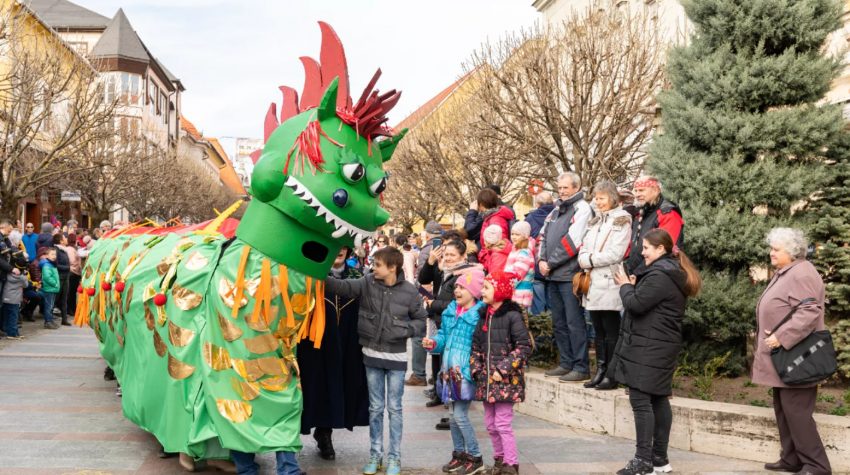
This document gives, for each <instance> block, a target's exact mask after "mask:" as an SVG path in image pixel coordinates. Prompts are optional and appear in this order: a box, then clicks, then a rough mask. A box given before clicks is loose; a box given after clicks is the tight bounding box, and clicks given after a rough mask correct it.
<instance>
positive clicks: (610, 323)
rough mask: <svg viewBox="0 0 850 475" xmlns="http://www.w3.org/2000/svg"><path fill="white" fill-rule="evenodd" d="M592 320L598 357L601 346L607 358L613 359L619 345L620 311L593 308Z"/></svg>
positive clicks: (606, 359) (608, 359)
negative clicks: (615, 349)
mask: <svg viewBox="0 0 850 475" xmlns="http://www.w3.org/2000/svg"><path fill="white" fill-rule="evenodd" d="M590 320H591V321H592V322H593V332H594V333H595V334H596V358H597V360H598V359H599V355H600V346H602V345H604V348H603V349H602V350H601V351H602V352H603V353H602V354H603V355H604V356H605V358H603V360H604V361H608V362H610V361H611V358H612V357H613V356H614V348H616V346H617V338H618V337H619V336H620V312H618V311H616V310H591V311H590Z"/></svg>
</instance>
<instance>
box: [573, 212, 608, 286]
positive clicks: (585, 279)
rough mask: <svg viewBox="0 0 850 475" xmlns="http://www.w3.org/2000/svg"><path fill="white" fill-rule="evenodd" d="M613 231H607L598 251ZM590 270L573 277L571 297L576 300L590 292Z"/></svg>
mask: <svg viewBox="0 0 850 475" xmlns="http://www.w3.org/2000/svg"><path fill="white" fill-rule="evenodd" d="M613 230H614V228H613V227H612V228H611V229H609V230H608V234H606V235H605V239H603V240H602V245H601V246H599V250H600V251H601V250H602V249H603V248H604V247H605V243H606V242H608V238H609V237H610V236H611V232H612V231H613ZM590 264H591V265H593V261H591V262H590ZM591 270H593V269H592V268H591V269H585V270H583V271H581V272H577V273H576V275H574V276H573V295H575V296H576V297H577V298H582V296H584V295H587V293H588V292H589V291H590V271H591Z"/></svg>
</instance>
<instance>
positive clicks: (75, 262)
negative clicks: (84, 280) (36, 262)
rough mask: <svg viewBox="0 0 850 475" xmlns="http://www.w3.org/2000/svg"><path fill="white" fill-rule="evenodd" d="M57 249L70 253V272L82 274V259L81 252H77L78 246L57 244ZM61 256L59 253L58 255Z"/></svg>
mask: <svg viewBox="0 0 850 475" xmlns="http://www.w3.org/2000/svg"><path fill="white" fill-rule="evenodd" d="M56 248H57V249H62V250H63V251H65V253H66V254H68V262H69V265H70V272H71V273H72V274H74V275H81V274H82V270H83V269H82V261H81V260H80V256H79V254H77V248H75V247H73V246H56ZM56 257H57V258H58V257H59V256H58V254H57V256H56Z"/></svg>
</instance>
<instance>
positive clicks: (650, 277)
mask: <svg viewBox="0 0 850 475" xmlns="http://www.w3.org/2000/svg"><path fill="white" fill-rule="evenodd" d="M684 289H685V273H684V271H682V268H681V266H680V265H679V261H678V260H676V259H675V258H672V257H669V256H663V257H661V258H659V259H658V260H656V261H655V262H653V263H652V264H651V265H650V266H648V267H644V268H643V270H641V271H639V274H637V284H636V285H634V286H633V285H630V284H626V285H623V286H622V287H620V297H621V298H622V299H623V307H624V308H625V318H624V319H623V324H622V325H621V326H620V339H619V341H618V342H617V348H616V350H615V351H614V354H615V357H614V362H613V364H614V377H615V379H616V380H617V381H618V382H620V383H622V384H625V385H626V386H629V387H632V388H637V389H639V390H640V391H642V392H645V393H648V394H653V395H658V396H669V395H670V394H672V385H673V373H674V372H675V370H676V361H677V359H678V357H679V352H680V351H681V350H682V320H683V318H684V315H685V303H686V301H687V298H686V297H685V290H684Z"/></svg>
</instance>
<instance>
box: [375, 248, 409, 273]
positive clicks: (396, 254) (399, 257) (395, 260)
mask: <svg viewBox="0 0 850 475" xmlns="http://www.w3.org/2000/svg"><path fill="white" fill-rule="evenodd" d="M373 258H374V259H375V260H376V261H381V262H383V263H384V265H385V266H387V267H394V268H395V270H396V272H403V271H404V270H403V269H402V267H403V266H404V255H403V254H402V253H401V251H399V250H398V249H396V248H394V247H390V246H387V247H383V248H381V249H378V250H377V251H375V255H374V256H373Z"/></svg>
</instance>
